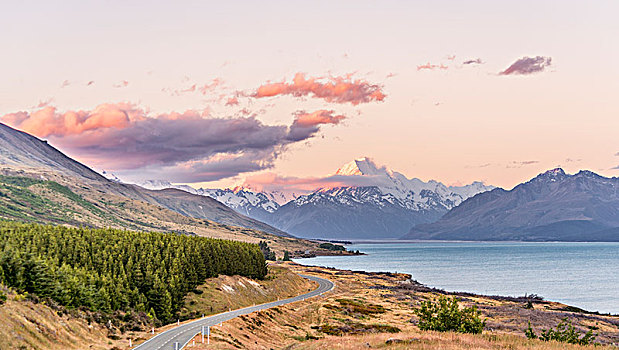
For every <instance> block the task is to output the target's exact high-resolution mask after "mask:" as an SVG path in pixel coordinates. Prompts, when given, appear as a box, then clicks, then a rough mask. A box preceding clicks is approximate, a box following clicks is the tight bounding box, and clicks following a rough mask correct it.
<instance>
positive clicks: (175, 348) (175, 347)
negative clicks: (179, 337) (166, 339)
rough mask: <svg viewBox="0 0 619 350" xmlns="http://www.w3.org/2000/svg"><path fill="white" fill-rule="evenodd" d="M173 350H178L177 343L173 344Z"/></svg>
mask: <svg viewBox="0 0 619 350" xmlns="http://www.w3.org/2000/svg"><path fill="white" fill-rule="evenodd" d="M174 350H178V342H176V343H174Z"/></svg>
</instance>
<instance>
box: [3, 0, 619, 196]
mask: <svg viewBox="0 0 619 350" xmlns="http://www.w3.org/2000/svg"><path fill="white" fill-rule="evenodd" d="M617 13H619V2H617V1H614V0H612V1H595V2H590V1H467V2H463V1H454V0H451V1H261V2H255V1H226V2H215V1H213V2H208V1H195V2H194V1H175V2H158V1H88V2H85V1H62V2H60V1H23V2H9V3H5V4H2V5H0V47H2V55H1V56H0V62H1V63H2V64H0V77H2V79H0V122H3V123H6V124H8V125H11V126H13V127H15V128H17V129H20V130H24V131H26V132H29V133H32V134H34V135H36V136H38V137H40V138H43V139H47V140H49V142H50V144H52V145H54V146H55V147H57V148H59V149H60V150H62V151H63V152H65V153H67V154H68V155H70V156H71V157H74V158H75V159H77V160H79V161H82V162H84V163H85V164H87V165H89V166H91V167H92V168H94V169H96V170H98V171H102V170H106V171H107V172H113V173H115V174H117V175H118V176H119V177H120V178H121V179H123V180H127V181H141V180H146V179H161V180H167V181H170V182H173V183H190V184H192V185H194V186H196V187H201V186H204V187H227V186H233V185H237V184H242V183H246V184H252V183H258V184H260V183H263V184H264V183H269V182H272V183H277V184H281V186H286V184H287V183H289V182H291V181H292V182H297V183H298V182H306V183H308V184H312V183H316V184H317V185H318V184H320V183H321V182H320V179H322V178H325V177H327V176H328V175H330V174H333V173H334V172H335V171H336V170H337V169H338V168H339V167H340V166H341V165H343V164H345V163H347V162H349V161H351V160H353V159H355V158H359V157H366V156H367V157H370V158H371V159H373V160H374V161H375V162H376V163H377V164H380V165H385V166H387V167H389V168H391V169H394V170H397V171H399V172H401V173H403V174H405V175H406V176H408V177H417V178H420V179H422V180H424V181H427V180H430V179H434V180H438V181H441V182H443V183H445V184H448V185H461V184H467V183H471V182H473V181H484V182H486V183H487V184H492V185H496V186H501V187H504V188H511V187H513V186H515V185H516V184H518V183H520V182H523V181H526V180H528V179H530V178H531V177H533V176H535V175H537V174H538V173H540V172H543V171H545V170H548V169H552V168H555V167H563V168H564V169H565V170H566V171H568V172H576V171H578V170H580V169H588V170H592V171H595V172H597V173H599V174H601V175H604V176H619V137H618V136H617V135H618V134H619V99H618V98H617V97H616V94H617V91H619V68H618V65H617V64H616V62H617V61H618V60H619V41H618V40H617V37H619V21H616V14H617Z"/></svg>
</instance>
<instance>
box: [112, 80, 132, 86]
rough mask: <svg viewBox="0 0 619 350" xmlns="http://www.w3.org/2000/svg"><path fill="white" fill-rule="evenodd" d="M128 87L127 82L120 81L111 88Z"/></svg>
mask: <svg viewBox="0 0 619 350" xmlns="http://www.w3.org/2000/svg"><path fill="white" fill-rule="evenodd" d="M128 85H129V82H128V81H127V80H121V81H120V82H118V83H116V84H114V85H113V86H114V87H115V88H123V87H127V86H128Z"/></svg>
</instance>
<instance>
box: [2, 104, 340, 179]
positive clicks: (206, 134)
mask: <svg viewBox="0 0 619 350" xmlns="http://www.w3.org/2000/svg"><path fill="white" fill-rule="evenodd" d="M343 119H344V116H341V115H335V114H334V113H333V111H326V110H320V111H316V112H313V113H306V112H297V113H295V114H294V121H293V122H292V124H290V125H288V126H286V125H265V124H263V123H262V122H261V121H259V120H258V119H256V118H255V117H254V116H249V117H242V116H237V117H227V118H213V117H211V116H210V115H209V114H208V112H206V111H204V112H198V111H192V110H189V111H185V112H171V113H166V114H158V115H149V114H148V113H147V112H146V111H145V110H143V109H141V108H138V107H136V106H134V105H132V104H128V103H118V104H102V105H100V106H97V107H96V108H94V109H93V110H90V111H82V110H79V111H66V112H59V111H58V110H57V109H56V108H55V107H51V106H46V107H44V108H41V109H39V110H37V111H35V112H32V113H28V112H16V113H10V114H6V115H4V116H1V117H0V121H1V122H3V123H6V124H9V125H10V126H12V127H15V128H17V129H20V130H23V131H25V132H28V133H31V134H34V135H35V136H38V137H44V138H47V139H48V140H49V141H50V143H51V144H53V145H55V146H58V147H60V148H61V149H63V150H64V151H66V152H68V153H69V154H70V155H72V156H74V157H76V158H77V159H79V160H80V161H83V162H86V163H87V164H88V165H91V166H96V167H99V168H101V169H106V170H114V171H116V172H117V174H118V175H124V176H127V178H133V179H135V178H141V179H147V178H149V177H150V178H165V179H167V180H170V181H172V182H201V181H213V180H218V179H221V178H225V177H230V176H236V175H238V174H240V173H246V172H254V171H258V170H264V169H268V168H271V167H272V166H273V164H274V162H275V159H277V157H278V156H279V154H281V153H282V152H285V151H286V149H287V147H288V146H289V145H291V144H294V143H296V142H303V141H306V140H308V139H310V138H312V137H314V136H315V135H316V134H317V133H318V132H319V131H320V126H321V125H324V124H338V123H339V122H340V121H341V120H343Z"/></svg>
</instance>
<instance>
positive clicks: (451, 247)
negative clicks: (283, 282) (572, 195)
mask: <svg viewBox="0 0 619 350" xmlns="http://www.w3.org/2000/svg"><path fill="white" fill-rule="evenodd" d="M347 248H348V249H351V250H359V251H361V252H363V253H366V254H367V255H360V256H320V257H315V258H308V259H295V260H294V261H296V262H298V263H300V264H303V265H316V266H326V267H335V268H338V269H347V270H364V271H374V272H377V271H387V272H404V273H410V274H411V275H413V279H415V280H417V281H419V282H421V283H423V284H425V285H427V286H430V287H437V288H442V289H445V290H448V291H465V292H473V293H480V294H489V295H507V296H521V295H524V294H525V293H527V294H533V293H534V294H538V295H541V296H543V297H544V298H545V299H546V300H552V301H559V302H562V303H565V304H568V305H573V306H577V307H580V308H583V309H586V310H589V311H600V312H603V313H607V312H610V313H613V314H619V243H571V242H570V243H565V242H561V243H555V242H552V243H548V242H543V243H529V242H524V243H523V242H415V243H372V244H368V243H364V244H353V245H350V246H347Z"/></svg>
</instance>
